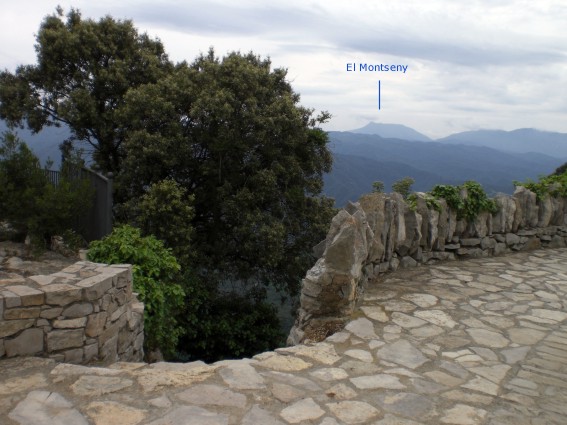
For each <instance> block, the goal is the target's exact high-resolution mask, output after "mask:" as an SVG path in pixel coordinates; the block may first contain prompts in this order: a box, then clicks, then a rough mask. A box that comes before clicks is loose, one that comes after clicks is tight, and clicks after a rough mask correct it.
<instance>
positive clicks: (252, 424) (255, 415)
mask: <svg viewBox="0 0 567 425" xmlns="http://www.w3.org/2000/svg"><path fill="white" fill-rule="evenodd" d="M259 424H262V425H285V424H284V423H283V422H282V421H280V420H278V419H276V418H275V417H273V416H272V414H271V413H270V412H268V411H267V410H264V409H262V408H261V407H260V406H258V405H257V404H255V405H254V406H252V408H251V409H250V410H249V411H248V412H247V413H246V415H244V418H242V422H240V425H259Z"/></svg>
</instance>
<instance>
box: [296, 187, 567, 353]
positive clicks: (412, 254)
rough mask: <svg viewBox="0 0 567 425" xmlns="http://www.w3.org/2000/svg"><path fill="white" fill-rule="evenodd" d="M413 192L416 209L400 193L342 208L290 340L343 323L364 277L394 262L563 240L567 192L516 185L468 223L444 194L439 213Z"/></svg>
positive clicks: (319, 249) (306, 285)
mask: <svg viewBox="0 0 567 425" xmlns="http://www.w3.org/2000/svg"><path fill="white" fill-rule="evenodd" d="M417 195H418V199H417V205H416V208H415V209H414V210H412V209H410V208H409V207H408V205H407V204H406V202H405V201H404V200H403V198H402V197H401V195H399V194H397V193H393V194H382V193H372V194H368V195H364V196H362V197H361V198H360V200H359V201H358V202H356V203H349V204H348V205H347V206H346V207H345V208H344V209H342V210H341V211H339V213H338V214H337V215H336V216H335V217H334V218H333V220H332V223H331V227H330V229H329V232H328V234H327V237H326V239H325V240H324V241H322V242H321V243H320V244H319V245H317V246H316V247H315V248H314V251H315V253H316V255H317V256H318V257H319V260H318V261H317V263H316V264H315V265H314V266H313V267H312V268H311V269H310V270H309V271H308V272H307V275H306V276H305V278H304V279H303V282H302V289H301V298H300V303H301V305H300V308H299V310H298V314H297V318H296V321H295V325H294V327H293V328H292V330H291V332H290V335H289V338H288V343H289V344H292V345H293V344H298V343H300V342H303V341H306V340H320V339H322V338H324V337H325V336H327V335H328V334H330V333H332V332H333V331H334V330H336V329H338V328H340V327H342V324H343V323H344V322H345V321H346V320H347V319H348V318H349V317H350V315H351V314H352V313H353V312H354V309H355V306H356V303H357V301H358V300H359V299H360V297H361V295H362V293H363V290H364V287H365V285H366V283H367V282H368V280H369V279H371V278H374V277H376V276H379V275H380V274H382V273H385V272H388V271H393V270H396V269H397V268H398V267H416V266H418V265H420V264H427V263H430V262H432V261H438V260H455V259H461V258H471V257H489V256H494V255H500V254H503V253H505V252H510V251H520V250H530V249H537V248H540V247H553V248H559V247H565V246H567V198H553V197H550V196H547V197H546V198H544V199H542V200H537V199H536V195H535V194H534V193H533V192H531V191H529V190H527V189H526V188H524V187H518V188H517V189H516V192H515V193H514V195H513V196H509V195H503V194H502V195H498V196H496V197H495V198H494V200H495V201H496V203H497V205H498V207H499V210H498V212H497V213H495V214H490V213H487V212H484V213H481V214H480V215H479V216H478V217H477V218H476V219H475V220H474V221H466V220H459V219H457V214H456V212H455V211H452V210H451V208H449V207H448V206H447V203H446V202H445V201H444V200H440V201H439V204H440V207H441V208H440V211H438V210H436V209H434V208H429V207H428V206H427V203H426V200H425V196H424V194H417ZM463 195H464V196H466V193H464V194H463Z"/></svg>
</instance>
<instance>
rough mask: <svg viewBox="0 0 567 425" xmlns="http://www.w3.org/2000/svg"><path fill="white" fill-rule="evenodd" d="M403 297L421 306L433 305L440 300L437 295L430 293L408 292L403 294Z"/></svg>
mask: <svg viewBox="0 0 567 425" xmlns="http://www.w3.org/2000/svg"><path fill="white" fill-rule="evenodd" d="M402 299H403V300H406V301H410V302H412V303H414V304H415V305H417V306H418V307H421V308H428V307H433V306H434V305H436V304H437V303H438V302H439V299H438V298H437V297H436V296H434V295H429V294H406V295H402Z"/></svg>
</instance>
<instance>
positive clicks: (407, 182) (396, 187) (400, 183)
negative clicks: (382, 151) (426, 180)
mask: <svg viewBox="0 0 567 425" xmlns="http://www.w3.org/2000/svg"><path fill="white" fill-rule="evenodd" d="M414 183H415V180H414V179H412V178H411V177H404V178H403V179H400V180H397V181H395V182H394V183H392V190H393V191H394V192H396V193H399V194H400V195H402V197H403V198H404V199H408V196H409V194H410V193H411V186H412V185H413V184H414Z"/></svg>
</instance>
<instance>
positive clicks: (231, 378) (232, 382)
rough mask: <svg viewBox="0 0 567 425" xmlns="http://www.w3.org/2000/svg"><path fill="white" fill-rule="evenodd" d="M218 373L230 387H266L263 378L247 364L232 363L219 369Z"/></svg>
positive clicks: (243, 388)
mask: <svg viewBox="0 0 567 425" xmlns="http://www.w3.org/2000/svg"><path fill="white" fill-rule="evenodd" d="M219 374H220V376H221V377H222V379H223V380H224V382H225V383H226V384H227V385H228V386H229V387H230V388H232V389H236V390H259V389H264V388H266V384H265V380H264V378H263V377H262V376H261V375H260V374H259V373H258V372H257V371H256V369H254V368H253V367H252V366H250V365H248V364H238V363H234V364H232V365H230V366H227V367H225V368H223V369H221V370H220V372H219Z"/></svg>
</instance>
